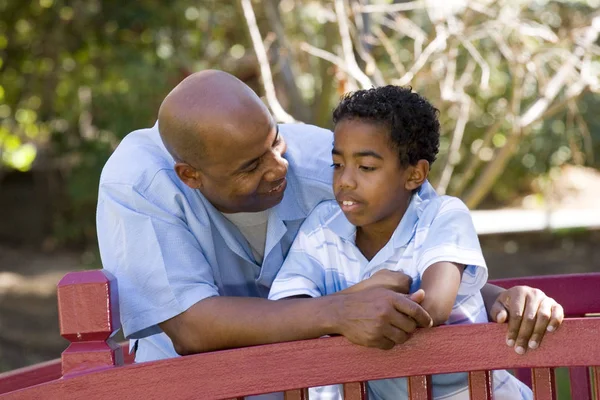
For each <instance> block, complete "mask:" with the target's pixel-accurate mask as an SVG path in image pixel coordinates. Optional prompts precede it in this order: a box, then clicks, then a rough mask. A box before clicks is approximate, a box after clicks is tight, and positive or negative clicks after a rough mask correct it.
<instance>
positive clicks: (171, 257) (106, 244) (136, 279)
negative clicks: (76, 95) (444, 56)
mask: <svg viewBox="0 0 600 400" xmlns="http://www.w3.org/2000/svg"><path fill="white" fill-rule="evenodd" d="M331 143H332V134H331V132H330V131H327V130H324V129H320V128H317V127H314V126H310V125H288V124H284V125H279V126H278V125H276V124H275V122H274V121H273V119H272V117H271V115H270V114H269V112H268V110H267V108H266V107H265V106H264V105H263V103H262V102H261V101H260V99H259V98H258V97H257V96H256V94H255V93H254V92H253V91H252V90H251V89H250V88H248V87H247V86H246V85H245V84H243V83H242V82H241V81H239V80H237V79H236V78H234V77H233V76H231V75H228V74H226V73H224V72H220V71H204V72H199V73H196V74H194V75H191V76H190V77H188V78H186V79H185V80H184V81H183V82H181V83H180V84H179V85H178V86H177V87H176V88H175V89H174V90H173V91H172V92H171V93H169V95H168V96H167V97H166V98H165V100H164V101H163V103H162V105H161V107H160V111H159V116H158V126H154V127H153V128H151V129H144V130H139V131H135V132H132V133H131V134H129V135H128V136H127V137H126V138H125V139H124V140H123V141H122V143H121V144H120V145H119V147H118V148H117V150H116V151H115V152H114V154H113V155H112V156H111V158H110V159H109V161H108V162H107V163H106V166H105V167H104V170H103V172H102V176H101V179H100V191H99V196H98V214H97V227H98V241H99V245H100V252H101V256H102V262H103V264H104V267H105V268H106V269H107V270H109V271H110V272H112V273H113V274H114V275H115V276H116V278H117V282H118V288H119V301H120V312H121V320H122V325H123V330H124V333H125V336H126V337H127V338H130V339H133V340H132V346H134V347H135V348H136V361H138V362H140V361H150V360H157V359H162V358H168V357H174V356H177V355H178V354H180V355H184V354H192V353H199V352H206V351H212V350H219V349H225V348H233V347H241V346H249V345H256V344H265V343H274V342H282V341H289V340H300V339H308V338H316V337H320V336H323V335H331V334H341V335H344V336H346V337H347V338H348V339H349V340H351V341H352V342H354V343H357V344H360V345H366V346H374V347H380V348H390V347H392V346H393V345H394V344H398V343H403V342H404V341H405V340H406V339H407V338H408V335H409V334H410V333H411V332H413V331H414V330H415V329H416V327H427V326H430V324H431V318H430V316H429V315H428V314H427V313H426V312H425V311H424V310H423V309H422V308H421V307H420V306H419V305H418V303H419V302H420V301H422V299H423V297H422V292H419V295H417V296H414V295H413V297H408V296H407V295H404V294H402V293H407V291H408V288H409V285H410V282H409V278H408V277H406V276H404V275H402V274H399V273H390V274H388V275H387V276H386V279H383V280H381V281H379V280H377V281H376V280H373V281H371V282H369V281H370V280H367V281H364V282H363V283H364V285H363V286H361V287H358V288H357V287H354V288H353V289H352V288H351V289H349V290H348V291H346V292H341V293H339V294H336V295H332V296H325V297H321V298H316V299H291V300H288V301H278V302H274V301H269V300H267V299H266V297H267V295H268V292H269V288H270V286H271V283H272V281H273V279H274V277H275V275H276V273H277V271H278V270H279V268H280V267H281V265H282V262H283V260H284V258H285V256H286V255H287V252H288V250H289V248H290V245H291V243H292V241H293V239H294V237H295V235H296V233H297V232H298V229H299V227H300V225H301V224H302V222H303V221H304V219H305V218H306V216H307V215H308V214H309V212H310V211H311V210H312V209H313V208H314V207H315V206H316V205H317V204H318V203H319V202H321V201H323V200H327V199H332V198H333V195H332V192H331V176H332V172H331V168H330V164H331ZM377 279H381V276H379V277H378V278H377ZM482 294H483V297H484V299H485V302H486V308H487V309H488V313H489V314H490V317H491V318H492V320H495V321H498V322H503V321H504V320H506V319H507V311H508V314H509V315H510V318H508V319H509V334H508V337H507V343H508V344H509V345H510V346H513V347H515V350H516V351H517V352H519V353H524V352H525V350H526V348H527V347H530V348H536V347H537V346H538V345H539V343H540V341H541V339H542V337H543V334H544V332H545V331H546V329H547V328H548V329H549V330H553V329H555V328H556V327H558V325H559V324H560V322H561V321H562V316H563V312H562V308H561V307H560V306H559V305H558V304H556V302H554V300H552V299H550V298H548V297H546V296H545V295H544V294H543V293H542V292H541V291H539V290H536V289H532V288H527V287H516V288H512V289H510V290H508V291H504V290H502V289H500V288H497V287H495V286H492V285H487V286H486V287H485V288H484V289H483V290H482ZM425 296H427V294H425Z"/></svg>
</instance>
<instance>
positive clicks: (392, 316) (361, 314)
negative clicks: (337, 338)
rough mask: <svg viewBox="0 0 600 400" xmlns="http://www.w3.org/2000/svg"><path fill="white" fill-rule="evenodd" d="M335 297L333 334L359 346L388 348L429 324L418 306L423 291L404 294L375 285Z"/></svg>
mask: <svg viewBox="0 0 600 400" xmlns="http://www.w3.org/2000/svg"><path fill="white" fill-rule="evenodd" d="M335 297H336V298H337V299H339V300H340V301H341V302H342V303H341V309H340V310H339V317H338V326H339V332H337V333H339V334H341V335H344V336H345V337H346V338H347V339H348V340H350V341H351V342H353V343H356V344H359V345H362V346H369V347H378V348H380V349H391V348H392V347H394V345H396V344H401V343H404V342H405V341H406V340H407V339H408V338H409V336H410V334H411V333H412V332H414V331H415V329H416V328H417V327H422V328H427V327H430V326H431V325H432V320H431V317H430V316H429V314H428V313H427V312H426V311H425V310H424V309H423V308H422V307H421V306H420V305H419V303H421V302H422V301H423V299H424V297H425V292H424V291H423V290H418V291H417V292H415V293H413V294H412V295H410V296H407V295H404V294H399V293H396V292H394V291H393V290H387V289H383V288H375V289H370V290H365V291H361V292H358V293H351V294H344V295H339V296H335Z"/></svg>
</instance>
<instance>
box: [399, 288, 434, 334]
mask: <svg viewBox="0 0 600 400" xmlns="http://www.w3.org/2000/svg"><path fill="white" fill-rule="evenodd" d="M421 291H422V290H421ZM418 292H419V291H417V292H415V293H414V295H417V296H419V295H418V294H417V293H418ZM424 295H425V292H423V294H422V295H421V296H424ZM394 307H395V308H396V310H398V311H399V312H400V313H402V314H405V315H407V316H409V317H411V318H412V319H414V320H415V321H416V323H417V325H418V326H420V327H423V328H429V327H431V326H432V325H433V320H432V319H431V317H430V316H429V314H428V313H427V311H425V310H424V309H423V307H421V306H420V305H419V304H417V303H416V302H415V301H414V300H412V297H410V298H409V297H408V296H403V295H398V296H396V298H395V301H394Z"/></svg>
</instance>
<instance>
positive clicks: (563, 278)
mask: <svg viewBox="0 0 600 400" xmlns="http://www.w3.org/2000/svg"><path fill="white" fill-rule="evenodd" d="M490 283H493V284H494V285H498V286H501V287H504V288H509V287H512V286H516V285H528V286H533V287H536V288H538V289H541V290H542V291H544V293H546V294H547V295H548V296H550V297H552V298H554V299H555V300H556V301H557V302H558V303H560V304H561V305H562V306H563V309H564V310H565V315H566V316H568V317H581V316H583V315H585V314H588V313H600V296H598V287H600V272H593V273H586V274H568V275H546V276H534V277H528V278H511V279H499V280H494V281H491V282H490Z"/></svg>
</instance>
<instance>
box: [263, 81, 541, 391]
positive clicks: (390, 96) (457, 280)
mask: <svg viewBox="0 0 600 400" xmlns="http://www.w3.org/2000/svg"><path fill="white" fill-rule="evenodd" d="M437 115H438V110H436V109H435V108H434V107H433V106H432V105H431V104H430V103H429V102H428V101H427V100H425V99H424V98H423V97H421V96H419V95H418V94H416V93H412V92H411V89H410V88H401V87H396V86H385V87H380V88H373V89H369V90H360V91H357V92H355V93H352V94H349V95H347V96H346V97H344V98H343V99H342V101H341V103H340V104H339V105H338V107H337V108H336V109H335V111H334V113H333V121H334V123H335V130H334V146H333V150H332V156H333V164H332V167H333V175H334V178H333V189H334V192H335V198H336V200H335V201H333V200H332V201H327V202H324V203H321V204H320V205H319V206H317V207H316V208H315V210H314V211H313V212H312V213H311V214H310V215H309V217H308V218H307V219H306V221H305V222H304V224H303V226H302V228H301V229H300V232H299V233H298V236H297V237H296V239H295V241H294V244H293V245H292V248H291V250H290V252H289V254H288V257H287V259H286V261H285V262H284V264H283V266H282V268H281V270H280V271H279V273H278V275H277V277H276V279H275V281H274V282H273V285H272V286H271V291H270V294H269V298H270V299H274V300H277V299H282V298H289V297H296V296H310V297H318V296H325V295H328V294H332V293H336V292H339V291H342V290H345V289H347V288H349V287H351V286H353V285H355V284H357V283H358V282H360V281H363V280H365V279H367V278H369V277H371V276H372V275H374V274H375V273H377V272H378V271H381V270H384V269H389V270H396V271H398V270H401V271H402V272H404V273H405V274H408V275H410V276H411V277H412V279H413V284H412V287H411V293H414V292H415V291H417V290H418V289H422V290H424V291H425V297H424V300H423V301H422V302H421V306H422V307H423V308H424V309H425V310H426V311H427V312H428V313H429V314H430V316H431V317H432V319H433V323H434V325H441V324H464V323H481V322H487V316H486V311H485V307H484V303H483V299H482V298H481V294H480V292H479V291H480V289H481V287H482V286H483V285H484V284H485V282H486V280H487V268H486V265H485V261H484V259H483V256H482V253H481V248H480V245H479V241H478V239H477V234H476V233H475V230H474V227H473V224H472V221H471V217H470V215H469V211H468V209H467V208H466V206H465V205H464V204H463V203H462V202H461V201H460V200H458V199H456V198H452V197H448V196H441V197H440V196H438V195H437V194H436V193H435V191H434V189H433V188H432V187H431V185H430V184H429V182H428V181H427V176H428V174H429V169H430V166H431V164H432V163H433V162H434V161H435V158H436V155H437V152H438V147H439V129H440V125H439V121H438V118H437ZM396 334H397V332H394V331H390V332H389V335H390V338H393V337H394V335H396ZM432 383H433V388H432V389H433V395H434V398H436V399H450V398H451V399H468V398H469V394H468V388H467V387H468V385H467V375H466V374H446V375H437V376H434V377H433V379H432ZM339 390H340V389H339V387H333V386H331V387H325V388H317V389H315V390H313V391H311V394H312V395H314V397H322V398H336V397H341V395H340V392H339ZM369 394H370V397H369V398H371V399H398V398H406V397H407V386H406V379H404V378H398V379H387V380H381V381H373V382H369ZM314 397H311V398H314ZM494 397H495V399H507V400H508V399H510V400H514V399H530V398H532V394H531V391H530V390H529V388H527V387H526V386H525V385H523V384H522V383H521V382H519V381H518V380H517V379H515V378H514V377H512V376H511V375H510V374H509V373H508V372H506V371H496V372H495V373H494Z"/></svg>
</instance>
